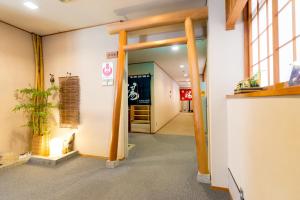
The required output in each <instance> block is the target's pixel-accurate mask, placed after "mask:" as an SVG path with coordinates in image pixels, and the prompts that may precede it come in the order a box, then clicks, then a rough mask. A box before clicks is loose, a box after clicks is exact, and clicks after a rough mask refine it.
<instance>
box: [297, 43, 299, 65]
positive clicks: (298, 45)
mask: <svg viewBox="0 0 300 200" xmlns="http://www.w3.org/2000/svg"><path fill="white" fill-rule="evenodd" d="M297 62H299V63H300V38H298V39H297Z"/></svg>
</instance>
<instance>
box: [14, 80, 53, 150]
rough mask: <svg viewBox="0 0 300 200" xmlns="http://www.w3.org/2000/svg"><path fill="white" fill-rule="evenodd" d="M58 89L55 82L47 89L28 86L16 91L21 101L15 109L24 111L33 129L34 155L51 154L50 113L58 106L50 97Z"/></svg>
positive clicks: (29, 125)
mask: <svg viewBox="0 0 300 200" xmlns="http://www.w3.org/2000/svg"><path fill="white" fill-rule="evenodd" d="M57 91H58V87H57V86H55V85H54V84H52V85H51V87H49V88H48V89H46V90H39V89H35V88H32V87H28V88H23V89H19V90H17V91H16V99H17V101H18V102H19V103H18V104H17V105H16V106H15V107H14V109H13V111H15V112H17V111H23V112H24V113H25V115H26V117H27V119H28V120H27V124H26V125H25V126H27V127H29V128H30V129H31V130H32V142H31V144H32V146H31V153H32V154H33V155H41V156H48V155H49V140H50V128H49V127H50V126H49V115H50V114H51V110H52V109H53V108H57V107H58V105H57V104H56V103H53V102H50V101H49V97H51V96H53V95H54V94H55V93H56V92H57Z"/></svg>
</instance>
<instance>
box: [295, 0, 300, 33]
mask: <svg viewBox="0 0 300 200" xmlns="http://www.w3.org/2000/svg"><path fill="white" fill-rule="evenodd" d="M295 3H296V4H295V8H296V9H295V11H296V35H300V0H296V1H295Z"/></svg>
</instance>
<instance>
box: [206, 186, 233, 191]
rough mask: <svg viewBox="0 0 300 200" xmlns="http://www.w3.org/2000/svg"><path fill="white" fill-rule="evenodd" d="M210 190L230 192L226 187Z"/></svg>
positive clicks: (213, 187)
mask: <svg viewBox="0 0 300 200" xmlns="http://www.w3.org/2000/svg"><path fill="white" fill-rule="evenodd" d="M210 189H211V190H215V191H223V192H229V188H225V187H217V186H210Z"/></svg>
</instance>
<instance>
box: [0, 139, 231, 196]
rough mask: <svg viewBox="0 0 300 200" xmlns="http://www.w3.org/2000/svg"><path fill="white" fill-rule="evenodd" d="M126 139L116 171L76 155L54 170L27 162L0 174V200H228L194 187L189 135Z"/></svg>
mask: <svg viewBox="0 0 300 200" xmlns="http://www.w3.org/2000/svg"><path fill="white" fill-rule="evenodd" d="M129 137H130V138H129V139H130V141H131V142H132V143H134V144H136V146H135V147H134V148H133V149H132V150H131V151H130V152H129V158H128V160H125V161H121V165H120V166H119V167H118V168H115V169H106V168H105V161H104V160H96V159H92V158H82V157H78V158H74V159H72V160H70V161H69V162H66V163H64V164H61V165H58V166H57V167H55V168H47V167H41V166H35V165H30V164H26V165H22V166H18V167H15V168H11V169H8V170H6V171H5V173H3V172H4V171H3V172H2V171H0V180H1V181H0V199H5V200H17V199H30V200H39V199H45V200H58V199H64V200H81V199H85V200H95V199H101V200H161V199H163V200H197V199H199V200H228V199H229V195H228V193H225V192H220V191H213V190H211V189H210V186H209V185H205V184H199V183H197V181H196V178H195V175H196V173H197V169H196V158H195V145H194V139H193V137H185V136H170V135H158V134H155V135H146V134H130V135H129ZM37 183H38V184H37ZM62 188H64V189H62Z"/></svg>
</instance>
